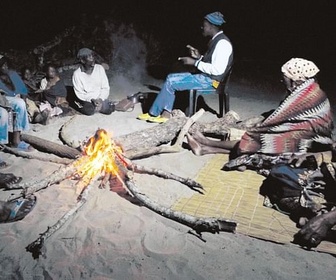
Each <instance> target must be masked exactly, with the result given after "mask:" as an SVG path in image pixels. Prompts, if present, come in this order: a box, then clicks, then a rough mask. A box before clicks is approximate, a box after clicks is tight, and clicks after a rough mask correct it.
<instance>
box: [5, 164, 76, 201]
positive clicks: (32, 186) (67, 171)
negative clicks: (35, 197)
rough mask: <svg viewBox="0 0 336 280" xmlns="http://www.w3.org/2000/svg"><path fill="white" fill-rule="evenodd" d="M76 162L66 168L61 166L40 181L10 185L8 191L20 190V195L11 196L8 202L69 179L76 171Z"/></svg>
mask: <svg viewBox="0 0 336 280" xmlns="http://www.w3.org/2000/svg"><path fill="white" fill-rule="evenodd" d="M75 163H76V162H73V163H72V164H69V165H68V166H65V167H64V166H62V167H60V168H59V169H58V170H56V171H54V172H53V173H52V174H50V175H49V176H47V177H45V178H43V179H42V180H34V181H29V182H25V183H24V182H21V183H19V184H16V185H11V187H10V188H7V190H9V189H22V191H21V193H19V194H15V195H13V196H11V198H10V199H9V201H12V200H15V199H17V198H20V197H22V196H23V197H24V196H26V195H29V194H33V193H35V192H38V191H40V190H42V189H45V188H47V187H49V186H51V185H54V184H57V183H59V182H62V181H63V180H65V179H67V178H70V177H71V176H73V175H74V174H75V172H76V170H77V168H76V165H75Z"/></svg>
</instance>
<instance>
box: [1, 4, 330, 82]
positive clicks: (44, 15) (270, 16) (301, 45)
mask: <svg viewBox="0 0 336 280" xmlns="http://www.w3.org/2000/svg"><path fill="white" fill-rule="evenodd" d="M332 4H333V1H332V0H319V1H318V0H316V1H311V0H291V1H288V0H283V1H281V0H244V1H243V0H193V1H191V0H142V1H140V0H119V1H117V0H110V1H100V0H96V1H84V0H82V1H80V0H67V1H66V0H58V1H48V0H44V1H43V0H34V1H27V0H22V1H18V0H11V1H8V0H2V1H1V4H0V11H1V31H0V32H1V42H0V52H4V51H7V50H8V49H10V48H12V49H25V48H33V47H35V46H37V45H38V44H41V43H43V42H45V41H48V40H50V38H51V37H52V35H55V34H57V33H59V32H61V31H62V30H64V29H65V28H66V27H68V26H71V25H76V24H77V23H78V22H79V21H80V18H81V15H82V14H84V13H85V14H87V16H88V17H94V16H95V15H102V16H105V17H110V18H113V20H115V21H116V22H119V23H120V22H123V23H126V24H127V23H132V24H134V26H135V27H136V28H137V30H138V32H141V30H142V31H144V30H145V31H146V32H150V33H151V34H154V36H155V37H156V38H157V40H159V41H161V42H162V43H163V45H165V46H169V47H167V50H166V53H165V55H164V58H163V62H162V63H166V64H167V63H169V62H170V61H175V60H176V57H178V56H180V55H183V54H185V53H184V52H185V51H186V50H185V45H186V44H191V45H194V46H196V47H198V48H200V49H202V48H205V47H206V45H205V43H206V42H205V40H203V38H202V36H201V33H200V24H201V21H202V18H203V16H204V15H205V14H206V13H209V12H212V11H216V10H219V11H221V12H222V13H223V14H224V17H225V19H226V21H227V23H226V24H225V25H224V32H225V33H226V34H227V35H228V36H229V37H230V39H231V40H232V43H233V46H234V52H235V60H236V61H240V60H255V61H256V64H258V62H257V61H271V62H274V64H275V66H276V67H277V69H279V67H280V66H281V65H282V64H283V63H284V62H286V61H287V60H288V59H290V58H292V57H303V58H307V59H309V60H312V61H314V62H315V63H316V64H317V65H318V67H319V68H320V69H321V73H324V76H323V77H325V82H326V83H328V84H334V81H333V80H334V76H335V75H334V74H335V71H334V67H333V66H334V65H335V63H336V55H335V50H336V40H335V30H333V29H332V26H335V23H334V20H335V11H336V10H335V8H333V5H332Z"/></svg>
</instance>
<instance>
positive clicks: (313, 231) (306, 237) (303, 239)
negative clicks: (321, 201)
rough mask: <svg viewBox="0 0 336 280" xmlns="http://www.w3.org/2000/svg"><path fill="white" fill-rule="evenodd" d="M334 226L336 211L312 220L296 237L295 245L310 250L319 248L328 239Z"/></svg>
mask: <svg viewBox="0 0 336 280" xmlns="http://www.w3.org/2000/svg"><path fill="white" fill-rule="evenodd" d="M334 225H336V209H335V210H334V211H330V212H328V213H325V214H322V215H319V216H316V217H314V218H312V219H310V220H309V221H308V222H307V223H306V224H305V225H304V226H303V227H302V229H301V230H300V231H299V232H298V233H296V234H295V235H294V241H293V243H295V244H299V245H301V246H304V247H308V248H312V247H317V246H318V245H319V244H320V243H321V242H322V241H323V240H325V239H326V237H327V234H328V232H329V231H330V230H331V228H332V227H333V226H334Z"/></svg>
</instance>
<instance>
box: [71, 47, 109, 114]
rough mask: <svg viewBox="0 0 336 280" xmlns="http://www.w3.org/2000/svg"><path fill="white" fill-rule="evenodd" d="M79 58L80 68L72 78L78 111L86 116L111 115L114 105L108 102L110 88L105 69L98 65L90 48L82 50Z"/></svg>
mask: <svg viewBox="0 0 336 280" xmlns="http://www.w3.org/2000/svg"><path fill="white" fill-rule="evenodd" d="M77 58H78V60H79V61H80V66H79V68H78V69H76V70H75V71H74V73H73V76H72V82H73V86H74V91H75V98H76V101H75V104H76V109H77V110H78V111H79V112H81V113H82V114H85V115H93V114H94V113H96V112H100V113H102V114H107V115H109V114H111V113H112V112H113V104H112V102H111V101H109V100H108V97H109V94H110V86H109V81H108V78H107V76H106V73H105V69H104V67H103V66H101V65H100V64H96V59H95V53H94V52H93V51H92V50H90V49H88V48H82V49H80V50H79V52H78V55H77Z"/></svg>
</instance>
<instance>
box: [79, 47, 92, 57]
mask: <svg viewBox="0 0 336 280" xmlns="http://www.w3.org/2000/svg"><path fill="white" fill-rule="evenodd" d="M93 53H94V52H93V50H90V49H88V48H82V49H80V50H79V51H78V53H77V59H81V58H83V57H87V56H89V55H90V54H93Z"/></svg>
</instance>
